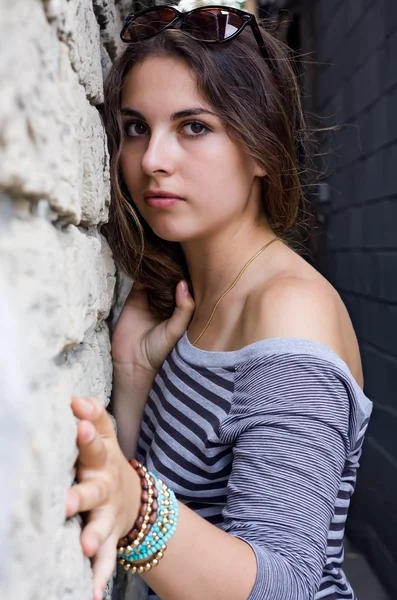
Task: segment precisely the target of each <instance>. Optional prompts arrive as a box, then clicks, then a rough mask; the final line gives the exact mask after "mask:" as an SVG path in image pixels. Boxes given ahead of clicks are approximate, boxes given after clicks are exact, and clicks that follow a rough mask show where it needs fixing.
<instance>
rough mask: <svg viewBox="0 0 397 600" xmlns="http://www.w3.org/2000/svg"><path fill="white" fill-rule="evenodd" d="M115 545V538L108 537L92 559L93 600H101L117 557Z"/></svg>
mask: <svg viewBox="0 0 397 600" xmlns="http://www.w3.org/2000/svg"><path fill="white" fill-rule="evenodd" d="M116 545H117V540H115V539H113V537H109V538H108V539H107V540H106V542H105V543H104V544H103V545H102V546H101V548H100V549H99V551H98V553H97V554H96V556H95V558H94V559H93V561H92V573H93V584H94V600H102V598H103V592H104V590H105V587H106V584H107V582H108V581H109V580H110V578H111V577H112V574H113V570H114V568H115V565H116V558H117V552H116Z"/></svg>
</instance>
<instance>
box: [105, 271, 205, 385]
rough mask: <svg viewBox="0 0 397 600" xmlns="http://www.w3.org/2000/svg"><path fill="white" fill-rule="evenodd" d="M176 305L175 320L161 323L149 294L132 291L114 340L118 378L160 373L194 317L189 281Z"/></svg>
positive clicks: (180, 287)
mask: <svg viewBox="0 0 397 600" xmlns="http://www.w3.org/2000/svg"><path fill="white" fill-rule="evenodd" d="M175 302H176V307H175V310H174V312H173V314H172V316H171V317H170V318H169V319H166V320H165V321H161V320H159V319H156V318H155V317H154V316H153V314H152V313H151V312H150V309H149V305H148V301H147V295H146V291H145V290H135V289H134V288H132V290H131V292H130V294H129V295H128V297H127V299H126V301H125V304H124V307H123V309H122V311H121V313H120V317H119V319H118V321H117V324H116V327H115V329H114V333H113V337H112V357H113V367H114V372H115V377H116V378H117V377H118V376H119V377H121V378H122V379H123V380H127V379H129V378H131V379H132V378H133V377H134V374H135V373H136V371H140V372H146V371H147V372H148V375H153V376H154V375H155V374H156V373H157V371H158V370H159V368H160V367H161V365H162V364H163V362H164V360H165V359H166V357H167V355H168V354H169V352H170V351H171V350H172V348H173V347H174V346H175V344H176V343H177V341H178V340H179V338H181V337H182V335H183V334H184V332H185V331H186V330H187V328H188V325H189V322H190V319H191V318H192V315H193V311H194V300H193V298H192V296H191V295H190V292H189V289H188V286H187V283H186V282H185V281H181V282H179V284H178V285H177V288H176V292H175Z"/></svg>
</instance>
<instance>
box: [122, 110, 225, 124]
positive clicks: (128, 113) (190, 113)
mask: <svg viewBox="0 0 397 600" xmlns="http://www.w3.org/2000/svg"><path fill="white" fill-rule="evenodd" d="M121 114H122V116H124V117H135V118H136V119H139V120H140V121H146V119H145V117H144V116H143V114H142V113H140V112H139V111H138V110H135V109H133V108H128V107H127V106H126V107H124V108H122V109H121ZM197 115H212V116H214V117H216V114H215V113H213V112H211V111H210V110H207V109H205V108H201V107H197V108H186V109H185V110H179V111H178V112H176V113H173V114H172V115H171V121H178V120H179V119H185V118H186V117H196V116H197Z"/></svg>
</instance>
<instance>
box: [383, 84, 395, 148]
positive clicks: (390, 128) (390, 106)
mask: <svg viewBox="0 0 397 600" xmlns="http://www.w3.org/2000/svg"><path fill="white" fill-rule="evenodd" d="M385 120H386V128H387V131H386V141H387V143H390V142H397V87H396V88H394V90H392V91H390V92H389V93H388V94H387V95H386V97H385Z"/></svg>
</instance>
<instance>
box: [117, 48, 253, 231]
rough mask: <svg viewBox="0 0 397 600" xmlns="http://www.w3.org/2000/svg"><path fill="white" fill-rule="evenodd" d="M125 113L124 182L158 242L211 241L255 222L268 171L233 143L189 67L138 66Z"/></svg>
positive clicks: (158, 60) (169, 61)
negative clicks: (245, 221) (222, 231)
mask: <svg viewBox="0 0 397 600" xmlns="http://www.w3.org/2000/svg"><path fill="white" fill-rule="evenodd" d="M121 110H122V115H123V122H124V131H125V136H124V141H123V146H122V153H121V169H122V173H123V176H124V180H125V182H126V184H127V187H128V190H129V192H130V194H131V197H132V199H133V201H134V203H135V205H136V207H137V209H138V210H139V212H140V213H141V215H142V217H143V218H144V219H145V220H146V221H147V223H148V224H149V225H150V227H151V228H152V229H153V231H154V232H155V233H156V234H157V235H158V236H159V237H161V238H163V239H165V240H168V241H178V242H184V241H188V240H198V239H204V238H208V236H210V235H212V234H214V233H216V232H219V231H220V228H223V229H225V228H228V227H232V228H233V227H234V226H237V227H238V226H239V225H241V219H244V218H245V219H247V218H249V219H255V217H256V215H257V213H258V204H259V196H260V179H259V177H263V175H264V173H263V172H262V170H261V169H260V168H259V167H258V166H257V165H256V163H255V161H254V160H253V159H252V158H251V157H250V156H248V155H247V154H246V153H245V152H243V151H242V150H241V149H240V148H239V147H238V146H237V145H236V144H235V143H234V142H232V140H231V139H230V138H229V136H228V135H227V133H226V130H225V128H224V126H223V124H222V122H221V121H220V119H219V118H218V117H217V115H216V114H214V112H213V110H212V109H211V106H210V105H209V104H208V103H207V102H205V101H204V100H203V99H202V98H201V97H200V95H199V93H198V91H197V86H196V80H195V77H194V75H193V74H192V72H191V71H190V70H189V68H188V66H187V65H186V63H185V62H184V61H182V60H178V59H174V58H171V57H152V58H148V59H146V60H145V61H144V62H143V63H141V64H139V65H136V66H135V67H134V68H133V69H132V71H131V73H130V75H129V77H128V79H127V81H126V83H125V85H124V88H123V92H122V100H121ZM243 126H244V124H243V123H242V127H243Z"/></svg>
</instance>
